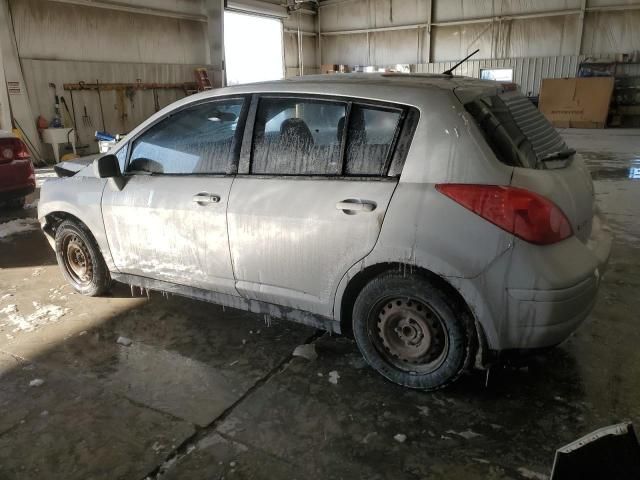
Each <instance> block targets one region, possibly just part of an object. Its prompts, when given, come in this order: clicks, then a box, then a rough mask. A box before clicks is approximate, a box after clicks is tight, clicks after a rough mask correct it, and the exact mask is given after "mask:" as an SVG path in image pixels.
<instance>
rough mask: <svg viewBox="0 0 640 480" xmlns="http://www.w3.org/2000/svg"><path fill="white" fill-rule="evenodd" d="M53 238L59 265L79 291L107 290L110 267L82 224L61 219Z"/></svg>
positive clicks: (89, 293) (100, 293) (99, 291)
mask: <svg viewBox="0 0 640 480" xmlns="http://www.w3.org/2000/svg"><path fill="white" fill-rule="evenodd" d="M55 240H56V258H57V260H58V265H59V266H60V268H61V269H62V273H63V275H64V276H65V278H66V279H67V281H68V282H69V283H70V284H71V286H72V287H73V288H74V289H75V290H76V291H77V292H78V293H81V294H83V295H87V296H89V297H95V296H98V295H102V294H103V293H105V292H106V291H107V290H109V287H110V285H111V276H110V274H109V270H108V269H107V265H106V264H105V262H104V258H103V257H102V254H101V253H100V249H99V248H98V245H97V244H96V241H95V240H94V239H93V237H92V236H91V234H90V233H89V231H88V230H87V229H86V227H84V225H81V224H80V223H78V222H75V221H72V220H65V221H63V222H62V223H61V224H60V225H59V226H58V228H57V229H56V235H55Z"/></svg>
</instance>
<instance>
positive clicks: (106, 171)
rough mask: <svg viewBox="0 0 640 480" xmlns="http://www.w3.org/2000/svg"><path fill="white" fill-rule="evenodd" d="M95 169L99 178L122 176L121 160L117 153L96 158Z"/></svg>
mask: <svg viewBox="0 0 640 480" xmlns="http://www.w3.org/2000/svg"><path fill="white" fill-rule="evenodd" d="M93 170H94V171H95V174H96V176H97V177H98V178H114V177H120V176H122V172H120V162H119V161H118V157H116V156H115V155H105V156H103V157H100V158H98V159H96V160H95V162H94V163H93Z"/></svg>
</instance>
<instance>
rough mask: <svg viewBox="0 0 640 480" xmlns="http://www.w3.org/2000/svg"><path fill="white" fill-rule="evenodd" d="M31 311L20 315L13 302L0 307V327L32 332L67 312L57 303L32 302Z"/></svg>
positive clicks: (66, 309)
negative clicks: (41, 303)
mask: <svg viewBox="0 0 640 480" xmlns="http://www.w3.org/2000/svg"><path fill="white" fill-rule="evenodd" d="M33 308H34V311H33V313H31V314H29V315H26V316H24V315H22V314H20V312H19V311H18V306H17V305H15V304H10V305H7V306H6V307H4V308H2V309H0V327H9V328H12V330H11V331H12V332H33V331H34V330H36V329H37V328H39V327H41V326H43V325H48V324H50V323H55V322H57V321H58V320H60V319H61V318H62V317H63V316H64V315H65V314H67V313H68V312H69V309H68V308H63V307H61V306H59V305H52V304H48V305H40V304H39V303H38V302H33Z"/></svg>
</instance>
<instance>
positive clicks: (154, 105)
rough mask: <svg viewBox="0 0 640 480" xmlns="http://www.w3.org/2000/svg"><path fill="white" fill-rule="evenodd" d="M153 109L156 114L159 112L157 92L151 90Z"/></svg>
mask: <svg viewBox="0 0 640 480" xmlns="http://www.w3.org/2000/svg"><path fill="white" fill-rule="evenodd" d="M153 107H154V108H155V109H156V112H157V111H158V110H160V102H159V101H158V90H156V89H155V88H154V89H153Z"/></svg>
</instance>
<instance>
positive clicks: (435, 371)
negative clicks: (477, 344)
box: [353, 272, 474, 390]
mask: <svg viewBox="0 0 640 480" xmlns="http://www.w3.org/2000/svg"><path fill="white" fill-rule="evenodd" d="M353 334H354V337H355V340H356V343H357V344H358V348H359V349H360V351H361V352H362V355H363V356H364V358H365V359H366V360H367V361H368V362H369V364H370V365H371V366H372V367H373V368H374V369H376V370H377V371H378V372H379V373H381V374H382V375H384V376H385V377H386V378H387V379H389V380H391V381H392V382H394V383H397V384H399V385H403V386H405V387H410V388H416V389H421V390H435V389H438V388H442V387H444V386H446V385H448V384H450V383H451V382H453V381H454V380H456V379H457V378H458V376H459V375H460V374H461V373H462V372H463V371H464V370H465V368H466V367H468V365H469V363H470V361H471V358H472V354H473V352H472V350H473V348H472V346H473V339H474V335H473V322H472V320H471V318H470V315H469V314H468V313H467V312H466V309H464V308H462V307H461V306H460V305H459V302H458V301H457V299H456V298H453V297H452V296H451V295H450V294H449V293H448V292H446V291H444V290H443V289H442V288H440V287H439V286H438V285H436V284H435V283H434V282H431V281H429V280H428V279H427V278H424V277H422V276H419V275H408V276H405V275H403V274H402V273H395V272H389V273H385V274H382V275H380V276H378V277H376V278H374V279H373V280H371V281H370V282H369V283H368V284H367V285H366V286H365V287H364V288H363V289H362V291H361V292H360V294H359V295H358V297H357V299H356V301H355V304H354V309H353Z"/></svg>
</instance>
